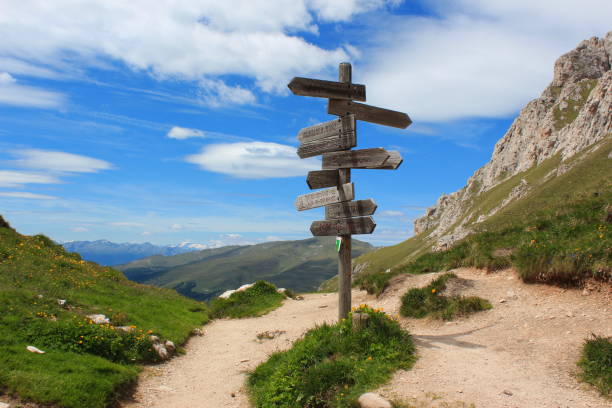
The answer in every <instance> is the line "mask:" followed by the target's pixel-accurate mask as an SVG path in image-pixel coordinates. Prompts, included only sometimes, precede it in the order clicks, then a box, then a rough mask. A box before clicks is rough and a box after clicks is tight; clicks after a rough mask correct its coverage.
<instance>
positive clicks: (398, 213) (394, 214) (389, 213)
mask: <svg viewBox="0 0 612 408" xmlns="http://www.w3.org/2000/svg"><path fill="white" fill-rule="evenodd" d="M380 215H381V216H383V217H403V216H404V213H403V212H401V211H394V210H385V211H381V212H380Z"/></svg>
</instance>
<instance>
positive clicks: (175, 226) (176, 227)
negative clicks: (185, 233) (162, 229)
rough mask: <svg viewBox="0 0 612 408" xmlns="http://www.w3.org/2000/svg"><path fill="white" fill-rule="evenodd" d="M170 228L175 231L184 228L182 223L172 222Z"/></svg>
mask: <svg viewBox="0 0 612 408" xmlns="http://www.w3.org/2000/svg"><path fill="white" fill-rule="evenodd" d="M170 229H171V230H173V231H180V230H182V229H183V226H182V225H181V224H172V225H171V226H170Z"/></svg>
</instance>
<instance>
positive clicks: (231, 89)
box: [200, 79, 256, 108]
mask: <svg viewBox="0 0 612 408" xmlns="http://www.w3.org/2000/svg"><path fill="white" fill-rule="evenodd" d="M200 98H201V99H202V101H203V102H204V103H205V104H206V105H208V106H211V107H213V108H217V107H222V106H235V105H252V104H254V103H255V101H256V98H255V94H253V92H251V91H250V90H248V89H245V88H243V87H241V86H229V85H227V84H226V83H225V82H223V81H221V80H215V79H202V80H201V81H200Z"/></svg>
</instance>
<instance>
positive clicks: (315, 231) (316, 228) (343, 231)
mask: <svg viewBox="0 0 612 408" xmlns="http://www.w3.org/2000/svg"><path fill="white" fill-rule="evenodd" d="M374 228H376V224H374V220H373V219H372V217H358V218H344V219H341V220H325V221H314V222H313V223H312V224H311V225H310V232H312V235H314V236H315V237H319V236H329V235H332V236H333V235H355V234H371V233H372V232H374Z"/></svg>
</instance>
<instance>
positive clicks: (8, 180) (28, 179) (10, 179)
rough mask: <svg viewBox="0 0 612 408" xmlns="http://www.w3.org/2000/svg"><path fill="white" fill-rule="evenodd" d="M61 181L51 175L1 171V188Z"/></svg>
mask: <svg viewBox="0 0 612 408" xmlns="http://www.w3.org/2000/svg"><path fill="white" fill-rule="evenodd" d="M60 182H61V181H60V180H59V179H58V178H57V177H54V176H51V175H49V174H40V173H30V172H22V171H13V170H0V187H18V186H21V185H22V184H56V183H60Z"/></svg>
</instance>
